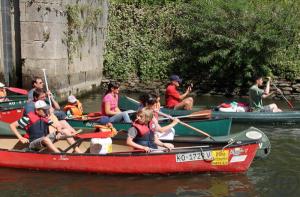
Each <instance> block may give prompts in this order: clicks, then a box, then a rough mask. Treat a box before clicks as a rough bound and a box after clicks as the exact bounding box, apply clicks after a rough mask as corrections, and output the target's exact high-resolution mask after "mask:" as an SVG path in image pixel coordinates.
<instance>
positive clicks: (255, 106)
mask: <svg viewBox="0 0 300 197" xmlns="http://www.w3.org/2000/svg"><path fill="white" fill-rule="evenodd" d="M267 79H268V81H267V84H266V88H265V89H264V90H263V89H260V88H259V87H261V86H262V85H263V78H262V76H256V77H255V78H254V84H253V85H252V86H251V87H250V89H249V104H250V108H251V110H252V111H259V112H281V111H282V110H281V109H279V108H278V107H277V105H276V104H275V103H272V104H269V105H263V102H262V99H265V98H267V97H269V96H271V95H272V94H273V93H274V92H270V83H271V77H267Z"/></svg>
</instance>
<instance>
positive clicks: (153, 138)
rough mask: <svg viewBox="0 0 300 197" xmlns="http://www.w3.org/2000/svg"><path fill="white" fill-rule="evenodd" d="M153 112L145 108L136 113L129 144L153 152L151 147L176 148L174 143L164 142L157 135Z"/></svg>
mask: <svg viewBox="0 0 300 197" xmlns="http://www.w3.org/2000/svg"><path fill="white" fill-rule="evenodd" d="M152 119H153V112H152V110H150V109H147V108H143V109H141V110H139V111H138V112H137V114H136V120H135V121H134V122H133V124H132V127H131V128H129V130H128V136H127V141H126V143H127V145H128V146H131V147H133V148H135V149H141V150H144V151H145V152H151V149H158V146H159V147H165V148H167V149H168V150H171V149H172V148H174V146H173V144H170V143H162V142H161V141H160V140H159V139H158V136H157V135H155V133H154V130H155V125H154V124H153V122H152Z"/></svg>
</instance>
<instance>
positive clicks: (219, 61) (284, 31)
mask: <svg viewBox="0 0 300 197" xmlns="http://www.w3.org/2000/svg"><path fill="white" fill-rule="evenodd" d="M299 8H300V3H298V2H297V1H280V0H275V1H268V0H262V1H255V0H236V1H223V0H203V1H199V0H174V1H171V0H165V1H154V0H124V1H116V0H115V1H113V2H112V3H111V7H110V20H109V35H108V42H107V43H108V44H107V49H108V50H107V54H106V56H105V67H104V71H105V75H107V76H109V77H112V78H117V79H123V80H126V79H128V78H130V77H131V76H135V75H138V76H139V77H140V78H141V79H143V80H145V79H146V80H147V79H153V78H155V79H157V78H158V79H163V78H166V76H167V75H169V74H170V73H178V74H180V75H181V76H183V77H184V78H185V79H187V80H193V81H194V83H198V84H201V83H202V82H203V81H209V82H210V83H211V84H212V86H219V87H224V89H225V91H227V92H233V91H234V89H235V88H236V87H249V85H250V81H251V79H252V77H253V75H256V74H262V75H277V76H280V77H286V78H288V79H294V78H296V77H297V76H299V73H300V64H299V63H300V62H299V46H300V43H299V42H300V35H299V30H300V28H299V22H298V20H299V18H300V17H299V16H300V12H299Z"/></svg>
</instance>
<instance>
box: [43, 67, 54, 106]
mask: <svg viewBox="0 0 300 197" xmlns="http://www.w3.org/2000/svg"><path fill="white" fill-rule="evenodd" d="M42 71H43V73H44V79H45V84H46V89H47V92H49V86H48V81H47V76H46V69H44V68H43V69H42ZM48 99H49V105H50V106H52V103H51V98H50V95H49V94H48Z"/></svg>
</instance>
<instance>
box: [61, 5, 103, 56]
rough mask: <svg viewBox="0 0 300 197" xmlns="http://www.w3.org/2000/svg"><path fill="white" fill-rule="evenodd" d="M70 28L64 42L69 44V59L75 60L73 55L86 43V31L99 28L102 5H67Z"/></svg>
mask: <svg viewBox="0 0 300 197" xmlns="http://www.w3.org/2000/svg"><path fill="white" fill-rule="evenodd" d="M65 12H66V16H67V21H68V29H67V31H66V32H65V35H66V38H65V39H64V40H63V43H65V44H66V45H67V50H68V60H69V62H72V61H73V56H74V55H75V54H77V53H78V51H79V48H80V47H81V46H82V45H83V44H84V43H85V37H86V35H85V34H86V32H87V31H88V30H89V29H93V30H94V31H96V30H97V27H98V25H99V22H100V19H101V13H102V9H101V7H100V8H99V7H94V6H93V5H90V4H68V5H67V6H66V11H65Z"/></svg>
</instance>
